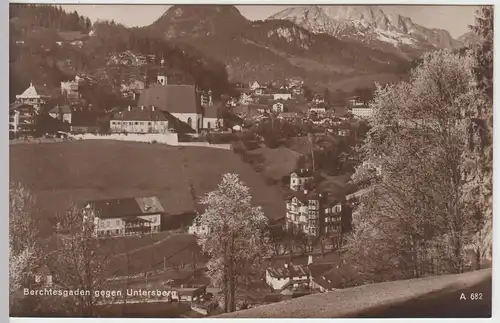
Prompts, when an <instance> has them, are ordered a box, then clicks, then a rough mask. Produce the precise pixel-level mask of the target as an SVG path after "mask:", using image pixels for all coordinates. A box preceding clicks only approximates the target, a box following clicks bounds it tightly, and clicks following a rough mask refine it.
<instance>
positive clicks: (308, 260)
mask: <svg viewBox="0 0 500 323" xmlns="http://www.w3.org/2000/svg"><path fill="white" fill-rule="evenodd" d="M312 263H313V256H312V255H309V257H308V258H307V265H310V264H312Z"/></svg>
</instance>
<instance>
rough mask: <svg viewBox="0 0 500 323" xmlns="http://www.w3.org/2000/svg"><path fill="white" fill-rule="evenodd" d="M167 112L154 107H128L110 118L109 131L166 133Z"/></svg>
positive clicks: (167, 125) (167, 127)
mask: <svg viewBox="0 0 500 323" xmlns="http://www.w3.org/2000/svg"><path fill="white" fill-rule="evenodd" d="M167 113H168V112H164V111H160V110H159V109H157V108H156V107H154V106H152V107H145V106H140V107H134V108H132V107H130V106H129V107H128V108H127V110H125V111H120V112H117V113H115V114H114V115H113V116H112V117H111V120H110V121H109V122H110V124H109V126H110V131H111V132H118V133H167V132H168V129H169V119H168V116H167Z"/></svg>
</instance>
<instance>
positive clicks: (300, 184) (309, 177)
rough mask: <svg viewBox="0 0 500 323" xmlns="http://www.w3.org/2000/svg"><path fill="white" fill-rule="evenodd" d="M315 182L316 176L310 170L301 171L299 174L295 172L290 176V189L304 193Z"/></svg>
mask: <svg viewBox="0 0 500 323" xmlns="http://www.w3.org/2000/svg"><path fill="white" fill-rule="evenodd" d="M313 180H314V174H313V172H312V171H310V170H309V169H301V170H299V171H298V172H293V173H291V174H290V189H291V190H292V191H302V190H304V189H306V185H308V184H311V183H312V181H313Z"/></svg>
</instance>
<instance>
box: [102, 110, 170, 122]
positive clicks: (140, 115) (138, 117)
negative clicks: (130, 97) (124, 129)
mask: <svg viewBox="0 0 500 323" xmlns="http://www.w3.org/2000/svg"><path fill="white" fill-rule="evenodd" d="M166 113H168V112H166V111H160V110H159V109H153V108H152V107H134V108H131V109H130V111H128V110H125V111H120V112H116V113H115V114H113V116H112V117H111V120H120V121H168V119H167V117H166V115H165V114H166Z"/></svg>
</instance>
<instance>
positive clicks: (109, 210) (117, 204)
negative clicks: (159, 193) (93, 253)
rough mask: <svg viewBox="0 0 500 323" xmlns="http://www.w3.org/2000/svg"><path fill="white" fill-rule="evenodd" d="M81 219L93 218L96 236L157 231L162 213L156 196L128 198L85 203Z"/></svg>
mask: <svg viewBox="0 0 500 323" xmlns="http://www.w3.org/2000/svg"><path fill="white" fill-rule="evenodd" d="M83 210H84V219H83V220H84V221H85V220H87V219H89V218H90V219H93V223H92V224H93V228H94V234H95V235H96V236H98V237H105V236H123V235H137V234H148V233H155V232H160V230H161V220H162V216H163V214H164V213H165V210H164V209H163V206H162V205H161V203H160V201H159V200H158V198H156V197H154V196H150V197H130V198H116V199H105V200H94V201H88V202H86V203H84V207H83Z"/></svg>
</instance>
